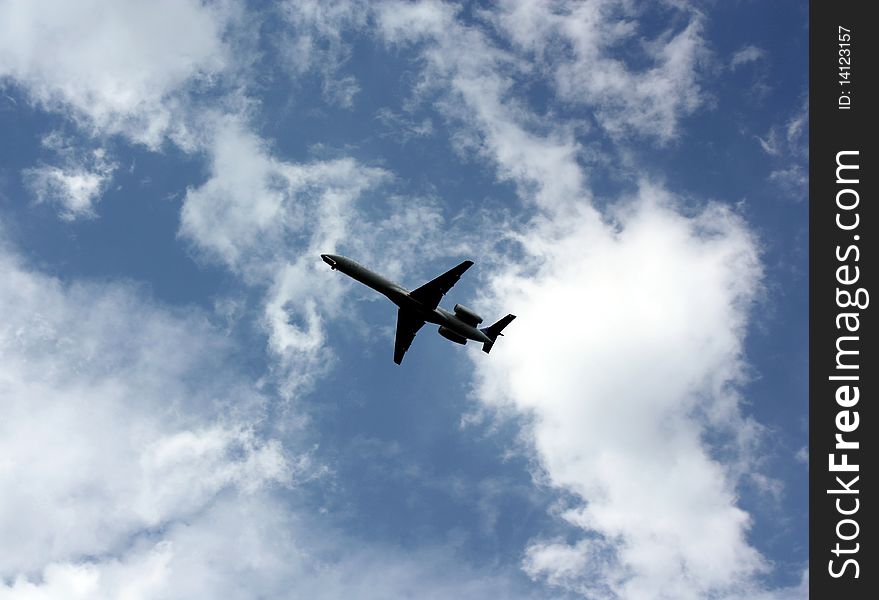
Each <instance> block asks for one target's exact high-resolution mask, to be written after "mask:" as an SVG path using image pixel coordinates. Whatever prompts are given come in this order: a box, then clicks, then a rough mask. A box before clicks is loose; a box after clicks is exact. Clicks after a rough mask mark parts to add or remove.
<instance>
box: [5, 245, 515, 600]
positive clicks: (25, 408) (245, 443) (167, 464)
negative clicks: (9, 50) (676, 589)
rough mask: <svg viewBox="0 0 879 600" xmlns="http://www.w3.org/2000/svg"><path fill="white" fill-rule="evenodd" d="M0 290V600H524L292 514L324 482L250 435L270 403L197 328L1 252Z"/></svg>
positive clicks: (484, 579)
mask: <svg viewBox="0 0 879 600" xmlns="http://www.w3.org/2000/svg"><path fill="white" fill-rule="evenodd" d="M0 273H2V278H0V311H2V312H3V314H4V319H3V321H2V323H0V353H2V355H3V357H4V360H3V363H2V364H0V408H2V411H3V417H4V418H3V420H2V421H0V488H2V490H3V494H2V495H0V565H2V567H0V578H2V582H0V598H3V599H6V598H15V599H16V600H22V599H47V598H96V599H104V598H106V599H111V598H132V599H140V598H144V599H146V598H155V597H162V598H170V599H176V598H180V599H182V598H193V597H223V598H231V599H236V598H242V599H243V598H253V597H254V596H259V597H265V598H287V597H290V595H291V594H292V595H294V596H296V597H307V598H326V599H330V598H343V597H352V598H364V599H370V598H375V599H378V598H389V597H390V598H400V597H414V596H418V597H420V598H436V599H439V598H450V597H454V598H473V599H476V598H485V597H489V596H499V597H504V598H517V597H522V596H523V594H522V591H521V588H522V582H521V581H518V582H517V580H516V579H515V578H514V577H511V576H510V573H508V572H505V571H503V570H485V571H482V570H478V569H473V568H471V567H469V566H467V565H466V564H463V563H461V562H460V561H459V560H458V559H456V558H455V557H454V555H452V554H451V553H450V552H449V551H447V550H444V549H442V548H438V549H431V548H421V549H415V550H402V549H399V548H395V547H393V546H384V545H377V544H375V543H372V542H366V541H363V540H357V539H352V538H348V537H346V536H345V535H343V534H341V533H340V532H338V531H337V530H335V529H333V527H332V525H331V524H329V523H325V522H321V520H320V519H319V518H317V517H316V516H315V515H313V514H311V513H309V512H308V511H307V510H306V509H304V508H303V507H302V506H300V504H299V500H297V496H296V495H295V493H293V491H292V490H289V489H288V488H289V487H290V486H291V484H295V483H296V482H297V481H300V480H303V479H305V478H310V477H321V476H322V475H321V469H320V467H317V466H315V465H312V464H311V457H310V455H309V454H308V453H307V452H306V453H302V452H299V451H298V450H297V446H298V445H299V442H298V441H297V440H296V439H295V437H292V436H289V435H288V436H285V437H284V438H283V441H282V440H281V439H272V438H266V437H264V436H262V435H259V434H257V433H256V432H255V430H256V429H257V427H258V426H259V425H261V424H262V419H263V416H264V410H265V403H266V399H265V398H264V397H262V396H261V395H260V394H259V393H258V392H256V391H255V390H254V389H253V386H252V385H251V383H250V382H249V381H248V380H247V379H246V378H245V377H243V376H242V375H240V374H238V373H237V371H236V369H235V368H234V366H233V364H234V361H235V358H234V354H233V349H232V348H231V347H230V345H229V342H228V340H227V339H225V338H224V337H223V336H221V335H220V334H219V333H217V332H216V331H214V329H213V328H212V327H211V326H210V325H209V324H207V322H206V321H205V319H204V318H203V317H202V316H200V315H199V314H198V313H195V312H193V311H183V310H171V309H168V308H164V307H161V306H159V305H156V304H153V303H151V302H150V301H149V300H148V299H146V298H144V294H143V293H142V292H143V290H137V289H131V288H130V287H128V286H121V285H107V284H87V283H72V284H64V283H62V282H60V281H58V280H56V279H54V278H51V277H48V276H45V275H42V274H39V273H36V272H33V271H29V270H28V269H27V268H25V267H24V266H23V265H22V263H21V262H20V261H19V259H17V258H16V257H14V256H12V255H11V254H10V253H9V252H8V251H6V249H5V248H4V250H3V252H2V254H0ZM297 454H298V456H297Z"/></svg>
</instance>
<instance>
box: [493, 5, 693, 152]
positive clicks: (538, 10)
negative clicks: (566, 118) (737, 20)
mask: <svg viewBox="0 0 879 600" xmlns="http://www.w3.org/2000/svg"><path fill="white" fill-rule="evenodd" d="M663 10H666V11H668V13H669V14H670V16H671V18H670V19H669V21H670V22H673V23H674V22H677V21H679V20H680V19H681V18H683V19H684V20H685V23H686V25H685V26H684V27H680V26H669V27H668V28H667V29H665V30H664V31H663V32H662V33H661V34H659V35H657V36H654V37H645V34H644V33H642V31H643V27H642V26H641V24H640V23H639V17H640V16H641V15H640V14H639V13H640V12H641V9H640V8H638V7H637V6H635V5H632V4H631V3H629V2H620V1H617V0H592V1H587V2H557V3H536V2H527V1H520V0H508V1H505V2H503V3H502V4H501V8H500V11H499V14H497V15H492V16H491V18H492V20H493V21H494V22H495V23H496V24H497V26H498V27H499V28H500V30H501V31H502V32H503V33H504V34H506V35H507V36H508V37H509V39H510V40H511V41H512V42H513V43H514V44H515V46H516V47H517V48H518V49H519V50H520V51H523V52H527V53H529V54H532V55H533V56H534V57H535V58H537V59H538V61H540V62H541V63H542V66H543V68H544V69H546V70H547V71H548V74H549V75H550V77H551V78H552V83H553V85H554V87H555V90H556V92H557V93H558V94H559V96H560V98H561V99H563V100H564V101H566V102H568V103H571V104H575V105H581V106H585V107H587V108H588V109H590V110H592V111H593V112H594V115H595V119H596V120H597V122H598V123H599V124H600V125H601V126H602V127H603V128H604V129H605V130H606V131H607V132H608V133H609V134H611V136H613V137H615V138H620V137H622V138H627V137H629V136H632V135H635V136H643V137H648V138H653V139H655V140H658V141H659V142H666V141H668V140H670V139H672V138H674V137H675V136H677V134H678V130H679V122H680V120H681V118H683V117H685V116H686V115H688V114H690V113H692V112H693V111H695V110H696V109H697V108H699V106H700V105H702V104H703V102H704V100H705V98H704V92H703V90H702V89H701V87H700V85H699V81H700V69H699V67H700V63H701V62H702V61H703V60H704V59H705V58H706V56H707V45H706V42H705V40H704V39H703V37H702V28H703V16H702V15H701V14H700V13H699V12H697V11H695V10H691V9H686V8H681V7H679V6H678V7H671V6H665V7H663ZM627 55H637V59H636V60H629V59H627V58H625V57H626V56H627ZM645 61H646V64H645V65H644V66H634V65H636V64H638V62H645Z"/></svg>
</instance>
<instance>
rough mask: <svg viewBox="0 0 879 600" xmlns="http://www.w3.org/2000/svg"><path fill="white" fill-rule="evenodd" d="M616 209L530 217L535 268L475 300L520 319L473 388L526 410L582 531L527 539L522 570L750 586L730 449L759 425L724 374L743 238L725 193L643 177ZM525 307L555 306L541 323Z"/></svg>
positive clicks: (633, 589) (537, 312)
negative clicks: (552, 219) (693, 195)
mask: <svg viewBox="0 0 879 600" xmlns="http://www.w3.org/2000/svg"><path fill="white" fill-rule="evenodd" d="M615 223H616V227H617V229H616V231H613V230H609V229H604V228H603V227H602V226H600V225H598V224H596V223H594V222H591V220H590V219H588V218H586V219H582V220H580V222H579V223H576V224H566V225H565V230H559V229H558V226H557V225H553V226H551V229H541V228H535V229H534V230H532V231H531V232H530V233H528V234H527V235H526V236H525V238H524V240H523V241H524V243H525V244H526V247H527V248H528V250H529V256H530V258H531V259H532V260H533V261H534V264H535V265H536V268H537V271H536V273H534V274H533V275H532V274H525V273H521V272H516V271H515V270H502V271H501V272H499V273H497V274H496V275H495V276H493V278H492V281H491V285H492V288H491V294H490V300H492V303H493V304H494V305H495V306H496V307H499V308H500V307H503V308H504V309H505V310H506V309H508V310H510V311H511V312H514V313H517V314H519V315H520V319H518V320H517V321H516V325H517V329H516V336H508V337H507V338H505V339H504V344H503V346H501V345H498V348H497V349H496V351H494V352H493V353H492V358H493V360H492V361H491V362H490V363H485V364H484V365H483V367H482V368H481V369H480V371H479V384H478V388H477V389H478V393H479V396H480V398H482V399H483V401H485V402H489V403H512V404H513V405H514V406H515V407H516V408H518V409H519V410H521V411H523V412H525V413H528V414H531V415H532V416H533V432H532V435H533V444H534V448H535V450H536V452H537V455H538V457H539V459H540V461H541V465H542V467H543V469H545V473H546V477H547V478H548V481H549V482H550V483H551V484H552V485H554V486H558V487H560V488H563V489H566V490H568V491H570V492H573V493H574V494H575V495H576V496H577V497H578V498H579V499H580V503H575V504H574V505H572V506H570V507H568V508H567V509H565V510H563V511H562V512H561V515H560V516H561V517H562V518H563V519H565V520H566V521H568V522H569V523H571V524H573V525H575V526H577V527H579V528H581V529H582V530H583V532H584V537H583V538H582V539H581V540H580V541H579V542H577V543H575V544H573V545H569V544H567V543H563V542H558V541H553V540H537V541H535V542H534V543H533V544H532V545H531V547H530V548H529V549H528V552H527V555H526V559H525V563H524V566H525V569H526V571H527V572H528V573H529V574H531V575H532V576H534V577H541V578H546V580H547V581H549V582H550V583H554V584H557V585H563V586H565V587H570V588H571V589H574V590H577V591H579V592H582V593H584V594H598V595H607V594H609V595H610V596H612V597H621V598H641V597H662V598H701V597H705V596H707V595H711V594H717V593H718V592H721V591H725V590H726V591H729V590H732V589H735V588H736V586H747V585H750V584H751V582H752V578H753V577H754V576H756V575H758V574H759V573H760V572H762V570H763V564H762V562H761V557H760V555H759V554H758V553H757V552H756V551H755V550H754V549H753V548H752V547H751V546H750V545H749V543H748V541H747V533H748V526H749V523H750V519H749V517H748V515H747V513H745V512H744V511H743V510H742V509H741V508H739V507H738V506H737V495H736V492H735V487H736V483H737V478H736V474H737V472H738V469H737V467H736V466H735V462H736V460H738V459H745V460H747V456H748V452H749V451H750V449H751V448H752V446H753V443H754V442H755V439H756V435H757V433H758V432H759V428H758V427H757V426H756V425H755V424H754V423H753V422H751V421H749V420H748V419H747V418H745V417H743V416H742V414H741V412H740V410H739V406H738V403H739V401H740V399H739V397H738V395H737V393H736V392H735V390H734V387H735V385H736V384H738V383H741V382H742V381H743V356H742V352H743V340H744V335H745V331H746V324H747V317H748V309H749V306H750V304H751V302H752V301H753V300H754V294H755V293H756V291H757V289H758V286H759V279H760V273H761V270H760V265H759V260H758V255H757V250H756V245H755V241H754V240H753V238H752V237H751V236H750V234H749V233H748V230H747V228H746V227H745V225H744V223H743V222H742V220H741V219H740V218H738V217H737V216H736V215H735V214H733V213H732V212H730V210H729V209H727V208H724V207H722V206H720V205H709V206H707V207H706V208H704V209H702V210H701V211H699V212H698V213H695V214H692V215H690V216H684V215H683V214H681V213H680V212H679V209H678V208H677V206H676V205H675V201H674V199H673V198H671V197H670V196H669V195H668V194H667V193H665V192H663V191H662V190H661V189H658V188H655V187H651V186H645V187H643V188H642V190H641V192H640V193H639V195H638V197H637V198H636V199H635V200H633V201H631V202H630V203H627V204H626V205H625V206H624V207H623V208H622V209H620V210H618V211H616V214H615ZM549 240H552V241H551V243H550V242H549ZM541 315H543V316H544V317H545V315H563V320H564V322H563V323H560V324H558V325H557V326H555V327H553V328H552V334H551V335H550V336H548V335H547V332H546V319H545V318H541ZM513 337H515V340H514V339H513ZM535 347H540V348H541V351H540V352H539V353H536V354H535V353H534V352H533V348H535ZM495 353H496V354H495ZM724 440H725V441H724ZM715 444H717V447H720V448H723V447H726V450H725V451H723V452H721V454H722V455H724V457H725V459H724V460H720V459H718V458H717V456H718V455H717V454H716V451H717V450H716V447H715ZM713 448H715V449H713ZM729 461H731V462H729Z"/></svg>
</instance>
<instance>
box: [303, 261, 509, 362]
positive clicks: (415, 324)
mask: <svg viewBox="0 0 879 600" xmlns="http://www.w3.org/2000/svg"><path fill="white" fill-rule="evenodd" d="M320 257H321V258H322V259H323V261H324V262H325V263H327V264H328V265H330V267H331V268H332V269H333V270H334V271H336V270H339V271H341V272H342V273H344V274H345V275H348V276H349V277H351V278H353V279H356V280H357V281H359V282H360V283H362V284H364V285H367V286H369V287H371V288H372V289H374V290H375V291H377V292H379V293H381V294H384V295H385V296H387V297H388V299H389V300H390V301H391V302H393V303H394V304H396V305H397V306H398V307H399V310H398V311H397V336H396V341H395V343H394V362H395V363H397V364H398V365H399V364H400V363H401V362H403V355H404V354H406V350H408V349H409V346H410V345H411V344H412V340H413V339H415V334H416V333H418V330H419V329H421V327H422V326H423V325H424V324H425V323H433V324H434V325H439V334H440V335H441V336H443V337H444V338H446V339H447V340H451V341H453V342H455V343H456V344H466V343H467V340H473V341H475V342H481V343H482V351H483V352H485V353H488V352H491V348H492V346H494V342H495V340H496V339H497V338H498V336H500V335H503V333H501V331H503V329H504V327H506V326H507V325H509V324H510V322H511V321H512V320H513V319H515V318H516V316H515V315H507V316H506V317H504V318H503V319H501V320H500V321H498V322H497V323H495V324H494V325H492V326H490V327H482V328H480V327H478V325H479V324H480V323H482V317H480V316H479V315H477V314H476V313H474V312H473V311H472V310H470V309H469V308H467V307H465V306H462V305H460V304H456V305H455V308H454V309H453V312H449V311H447V310H445V309H443V308H440V307H439V302H440V300H441V299H442V297H443V296H444V295H445V294H446V292H448V291H449V290H450V289H452V286H454V285H455V284H456V283H458V280H459V279H460V278H461V275H462V274H463V273H464V271H466V270H467V269H469V268H470V267H471V266H473V261H472V260H465V261H464V262H462V263H461V264H460V265H458V266H457V267H455V268H453V269H450V270H448V271H446V272H445V273H443V274H442V275H440V276H439V277H437V278H436V279H433V280H431V281H428V282H427V283H425V284H424V285H422V286H421V287H419V288H416V289H414V290H412V291H409V290H407V289H406V288H404V287H403V286H401V285H399V284H397V283H394V282H393V281H388V280H387V279H385V278H384V277H382V276H381V275H379V274H378V273H374V272H372V271H370V270H369V269H367V268H366V267H364V266H363V265H361V264H359V263H357V262H355V261H354V260H351V259H350V258H348V257H345V256H339V255H336V254H321V255H320Z"/></svg>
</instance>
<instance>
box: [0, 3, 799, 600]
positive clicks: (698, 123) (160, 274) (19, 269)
mask: <svg viewBox="0 0 879 600" xmlns="http://www.w3.org/2000/svg"><path fill="white" fill-rule="evenodd" d="M807 16H808V15H807V7H806V6H805V5H803V4H802V3H799V2H776V3H758V2H734V3H710V2H686V1H683V2H666V3H632V2H619V1H614V0H591V1H584V2H566V1H563V0H560V1H558V2H524V1H515V0H508V1H503V2H499V3H491V4H488V3H486V4H480V3H468V4H454V3H443V2H412V3H409V2H406V3H403V2H395V1H390V0H388V1H382V2H360V1H354V0H352V1H339V2H282V3H259V2H234V1H231V0H228V1H225V0H222V1H216V2H196V1H190V0H187V1H183V2H180V1H171V0H163V1H159V2H149V3H145V2H133V1H132V2H105V1H102V0H89V1H87V2H79V3H75V4H71V3H66V2H52V1H49V0H45V1H41V2H19V1H14V0H0V130H2V143H0V270H2V274H3V276H2V280H0V311H2V313H3V314H4V319H3V322H2V324H0V356H2V357H3V360H2V365H0V403H2V407H3V412H4V419H3V422H2V424H0V455H2V456H3V457H4V458H3V459H2V462H0V489H2V490H3V492H2V493H0V540H2V541H0V569H2V573H0V598H7V597H8V598H72V597H89V598H118V597H123V596H124V597H131V598H191V597H220V596H222V597H226V598H239V597H240V598H253V597H265V598H342V597H345V598H349V597H353V598H485V597H487V596H489V595H493V596H495V597H502V598H581V597H586V598H602V599H603V598H619V599H641V598H675V599H680V598H683V599H686V598H704V597H712V598H729V599H733V598H767V599H768V598H773V599H776V598H778V599H781V598H784V599H786V598H802V597H806V595H807V591H806V582H807V550H808V548H807V543H808V537H807V536H808V532H807V515H808V506H807V501H806V482H807V475H808V471H807V455H806V453H807V450H806V446H807V389H806V372H807V327H806V319H807V306H808V304H807V296H806V290H807V283H808V280H807V238H808V230H807V212H808V211H807V208H808V204H807V198H806V166H807V160H808V157H807V141H808V129H807V126H808V123H807V112H808V97H807V42H808V29H807V23H808V19H807ZM322 252H336V253H340V254H345V255H348V256H351V257H353V258H355V259H357V260H358V261H359V262H361V263H363V264H365V265H368V266H370V267H371V268H374V269H375V270H377V271H379V272H382V273H384V274H386V275H387V276H388V277H390V278H392V279H395V280H397V281H399V282H400V283H402V284H403V285H406V286H408V287H416V286H418V285H420V284H421V283H423V282H425V281H427V280H429V279H431V278H432V277H434V276H436V275H437V274H439V273H441V272H443V271H444V270H446V269H448V268H450V267H451V266H453V265H455V264H457V263H458V262H460V261H461V260H464V259H471V260H473V261H474V262H475V263H476V264H475V266H474V267H473V268H472V269H471V270H470V271H468V273H467V274H466V275H465V276H464V278H463V279H462V280H461V281H460V282H459V283H458V285H457V286H456V287H455V288H454V289H453V290H452V291H451V292H450V293H449V294H448V295H447V297H446V299H445V300H444V302H443V304H444V305H447V306H451V305H453V304H454V303H455V302H461V303H463V304H465V305H467V306H470V307H472V308H474V309H475V310H476V311H477V312H479V313H480V314H481V315H482V316H483V317H484V318H485V320H486V321H487V322H493V321H494V320H495V319H496V318H498V317H499V316H501V315H503V314H506V313H507V312H513V313H515V314H517V315H518V317H519V318H518V319H517V320H516V321H515V322H514V323H513V324H512V325H511V326H510V328H509V330H508V332H507V334H506V336H505V337H504V338H503V339H502V340H501V341H500V342H499V343H498V344H497V345H496V346H495V348H494V349H493V351H492V353H491V355H485V354H483V353H482V352H480V351H479V348H478V347H471V346H473V345H468V346H467V347H466V348H462V347H460V346H456V345H453V344H450V343H449V342H448V341H447V340H444V339H442V338H441V337H440V336H438V335H436V333H435V332H434V331H431V330H430V329H429V328H427V327H425V328H424V329H423V330H422V331H421V332H420V333H419V335H418V336H417V338H416V340H415V342H414V343H413V345H412V348H411V349H410V351H409V353H408V354H407V356H406V359H405V361H404V363H403V365H402V366H400V367H398V366H396V365H395V364H394V363H393V362H392V360H391V359H392V356H393V335H394V323H395V315H396V310H395V308H394V307H393V306H392V305H390V304H389V303H388V302H387V301H386V300H385V299H383V298H382V297H380V296H378V295H377V294H375V293H373V292H372V291H371V290H369V289H367V288H364V287H362V286H359V285H358V284H356V283H355V282H352V281H351V280H348V279H347V278H345V277H344V276H342V275H340V274H339V273H335V272H332V271H330V270H329V269H328V268H326V265H325V264H324V263H322V262H321V261H320V258H319V254H320V253H322Z"/></svg>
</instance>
